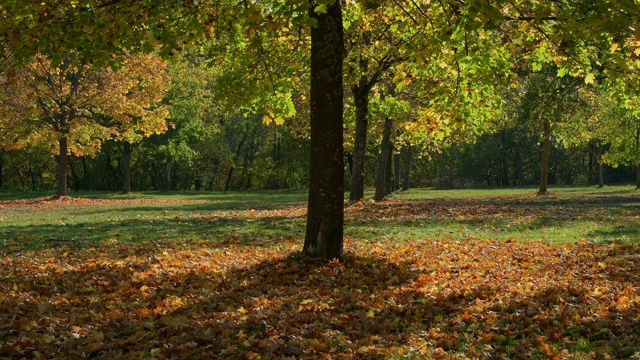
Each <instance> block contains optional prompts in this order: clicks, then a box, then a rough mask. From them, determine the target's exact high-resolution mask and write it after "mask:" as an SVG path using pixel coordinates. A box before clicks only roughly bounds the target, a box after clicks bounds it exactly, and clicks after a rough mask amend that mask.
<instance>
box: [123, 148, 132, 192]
mask: <svg viewBox="0 0 640 360" xmlns="http://www.w3.org/2000/svg"><path fill="white" fill-rule="evenodd" d="M122 145H123V148H122V193H123V194H128V193H130V192H131V143H130V142H128V141H123V143H122Z"/></svg>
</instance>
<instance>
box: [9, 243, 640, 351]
mask: <svg viewBox="0 0 640 360" xmlns="http://www.w3.org/2000/svg"><path fill="white" fill-rule="evenodd" d="M581 246H582V245H581ZM440 247H444V244H440V245H438V246H437V247H434V248H433V249H434V251H433V252H432V253H424V254H423V255H422V256H433V259H436V258H439V259H442V255H443V254H447V253H446V252H441V250H443V249H439V248H440ZM624 249H627V250H628V251H627V250H620V251H612V252H610V253H598V255H597V257H595V258H593V257H590V256H589V255H584V254H588V251H576V252H578V253H580V254H583V255H580V256H575V257H572V258H570V259H568V260H567V261H568V262H569V263H570V266H569V267H568V268H567V270H568V271H569V272H570V273H568V274H566V282H565V283H564V284H565V285H558V284H557V283H553V284H547V283H546V282H545V277H546V276H551V274H554V272H555V270H554V268H543V269H538V268H537V266H538V265H536V264H540V266H547V265H546V264H545V263H544V262H545V258H544V257H543V256H544V254H541V255H530V256H531V257H532V258H531V259H529V260H528V261H529V262H531V264H533V265H527V266H526V267H522V268H521V267H520V265H518V264H519V262H520V261H524V260H523V259H518V256H522V254H521V253H517V252H513V253H507V254H506V255H505V256H504V259H511V258H513V259H515V260H513V261H512V264H506V263H505V262H504V259H495V260H488V261H489V263H488V264H485V265H483V268H482V269H478V268H477V267H474V266H473V265H474V263H461V264H457V263H456V260H455V259H456V258H457V257H458V255H459V254H456V253H451V254H450V255H451V256H452V257H453V259H451V260H449V259H447V262H446V263H438V262H436V261H430V260H433V259H429V258H427V259H422V260H421V261H420V262H419V263H418V262H417V261H416V258H415V257H412V256H413V255H411V254H407V257H408V258H407V259H404V258H403V257H402V255H401V252H387V251H385V250H384V249H380V250H378V251H373V250H372V251H368V252H367V254H368V255H367V256H361V255H357V254H355V255H354V254H348V256H347V258H346V260H345V261H344V262H342V263H339V262H324V261H317V260H312V259H307V258H302V257H301V256H300V255H299V254H297V253H294V254H292V253H279V252H277V251H271V250H266V249H265V250H264V251H265V252H268V251H271V252H269V253H268V254H267V255H269V256H265V257H263V258H262V260H260V259H256V258H255V253H248V254H245V253H243V251H242V249H235V250H234V249H229V250H224V252H227V251H232V252H233V251H235V252H234V253H232V254H230V255H229V256H227V257H225V258H221V257H220V254H221V253H220V251H213V250H214V249H211V251H210V250H209V249H208V247H207V246H203V247H202V248H201V249H198V251H192V252H191V253H189V255H188V256H187V255H185V256H183V257H181V259H182V260H181V261H175V260H172V257H171V256H169V255H168V254H166V250H163V248H162V247H157V246H156V245H154V244H149V245H148V246H146V247H138V248H135V249H131V248H130V247H127V246H119V247H118V248H116V249H114V251H112V252H111V254H110V256H109V258H108V259H104V258H103V259H101V258H100V256H98V254H96V257H95V258H94V259H93V260H92V261H86V260H85V261H84V262H83V263H73V261H69V262H68V263H69V266H67V267H65V266H61V267H55V266H54V265H55V263H56V260H55V259H52V260H51V263H50V265H51V267H50V268H47V269H46V270H37V269H35V268H29V267H28V266H27V267H24V268H20V269H16V272H15V273H14V274H12V277H11V278H7V277H3V278H2V279H1V280H0V285H1V286H2V288H3V290H4V292H5V294H7V296H5V297H2V298H0V308H2V309H5V312H4V313H3V314H2V315H0V317H1V318H0V320H2V322H1V323H2V324H3V325H0V341H1V342H2V343H4V344H5V345H4V346H0V356H13V357H26V358H37V357H38V356H37V354H36V352H37V353H38V354H40V355H42V356H40V357H41V358H43V357H44V358H47V357H48V356H49V355H48V354H55V356H57V357H62V358H82V357H93V358H103V359H112V358H114V359H115V358H132V357H136V358H139V357H142V358H148V357H154V358H178V359H201V358H220V359H222V358H238V359H244V358H257V356H260V357H262V358H308V359H312V358H322V357H323V356H329V357H332V358H340V357H343V358H355V359H358V358H361V359H383V358H393V357H394V356H396V357H410V358H411V357H413V358H431V357H440V358H455V357H460V356H462V357H464V356H466V357H472V358H487V359H493V358H496V359H498V358H506V357H509V358H517V359H520V358H551V357H553V356H556V355H561V354H562V350H567V351H569V352H571V353H581V354H584V355H585V356H587V355H589V354H590V353H594V354H604V353H607V354H610V355H612V356H615V357H619V358H623V357H630V356H632V355H633V354H634V352H635V351H637V344H639V343H640V316H639V315H638V314H640V312H639V310H640V305H639V303H638V301H637V294H636V293H635V292H636V290H635V289H637V288H638V287H639V286H640V279H639V277H638V276H636V275H635V274H634V272H633V271H634V270H635V269H637V266H638V265H639V264H638V263H639V262H640V260H639V259H638V252H637V248H633V247H629V248H624ZM507 250H508V249H507ZM583 250H584V249H583ZM174 251H177V250H174ZM516 253H517V254H516ZM72 255H73V254H72ZM72 255H70V256H72ZM490 255H491V254H488V255H487V258H488V259H491V256H490ZM516 255H517V256H516ZM567 256H569V255H567ZM107 260H108V261H107ZM516 260H517V261H516ZM478 261H480V260H478ZM445 264H449V265H445ZM584 264H591V265H593V264H595V265H594V266H595V268H593V266H591V265H588V266H587V265H584ZM39 266H40V267H41V266H42V264H39ZM505 267H506V268H505ZM621 267H623V268H624V271H622V270H620V268H621ZM599 270H602V271H599ZM507 273H510V274H507ZM514 274H515V275H514ZM514 276H515V277H514ZM596 280H597V281H602V282H596ZM603 285H607V286H608V289H609V290H607V287H606V286H603ZM614 290H615V291H614ZM606 291H610V292H611V296H610V297H608V296H606V294H604V295H603V294H601V293H598V292H606ZM616 294H617V295H616ZM619 294H627V295H624V296H628V297H627V299H624V298H622V295H619ZM633 294H635V295H633ZM633 296H635V298H633ZM9 309H11V310H10V311H9ZM16 314H20V316H16ZM589 356H591V355H589Z"/></svg>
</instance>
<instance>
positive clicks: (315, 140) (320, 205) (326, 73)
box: [302, 1, 344, 259]
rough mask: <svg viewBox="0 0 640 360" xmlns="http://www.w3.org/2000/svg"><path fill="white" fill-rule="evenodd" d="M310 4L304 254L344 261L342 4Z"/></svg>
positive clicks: (338, 2) (336, 2)
mask: <svg viewBox="0 0 640 360" xmlns="http://www.w3.org/2000/svg"><path fill="white" fill-rule="evenodd" d="M314 8H315V3H314V2H311V9H310V17H311V18H312V19H314V20H315V21H316V26H314V27H312V28H311V91H310V99H309V100H310V107H311V112H310V123H311V132H310V134H311V148H310V156H311V161H310V167H309V201H308V205H307V206H308V207H307V227H306V234H305V240H304V247H303V250H302V253H303V255H306V256H311V257H321V258H325V259H341V258H342V253H343V224H344V149H343V133H342V127H343V106H344V104H343V96H344V90H343V85H342V64H343V56H344V55H343V47H344V33H343V28H342V9H341V5H340V1H335V2H334V3H332V4H331V5H328V6H327V8H326V12H324V13H321V14H319V13H316V12H315V11H314Z"/></svg>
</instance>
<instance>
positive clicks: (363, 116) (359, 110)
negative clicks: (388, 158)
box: [349, 86, 369, 202]
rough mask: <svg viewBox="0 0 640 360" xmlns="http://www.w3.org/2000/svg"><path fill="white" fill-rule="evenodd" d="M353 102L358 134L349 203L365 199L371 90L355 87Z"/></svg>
mask: <svg viewBox="0 0 640 360" xmlns="http://www.w3.org/2000/svg"><path fill="white" fill-rule="evenodd" d="M353 100H354V102H355V105H356V134H355V138H354V143H353V168H352V170H351V190H350V191H349V202H356V201H360V200H362V199H363V198H364V172H365V160H366V159H365V156H366V151H367V128H368V127H369V89H367V88H366V87H365V88H364V89H362V88H361V87H357V86H354V88H353Z"/></svg>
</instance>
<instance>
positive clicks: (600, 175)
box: [597, 144, 604, 187]
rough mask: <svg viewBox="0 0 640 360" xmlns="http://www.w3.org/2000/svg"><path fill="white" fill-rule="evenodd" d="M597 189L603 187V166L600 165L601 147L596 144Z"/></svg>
mask: <svg viewBox="0 0 640 360" xmlns="http://www.w3.org/2000/svg"><path fill="white" fill-rule="evenodd" d="M597 146H598V159H597V160H598V187H604V164H603V163H602V145H600V144H598V145H597Z"/></svg>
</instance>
